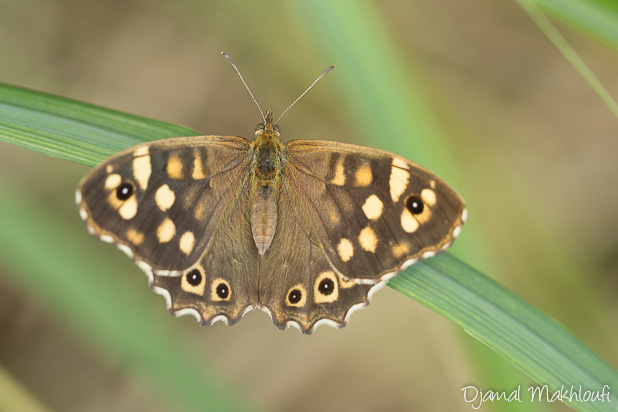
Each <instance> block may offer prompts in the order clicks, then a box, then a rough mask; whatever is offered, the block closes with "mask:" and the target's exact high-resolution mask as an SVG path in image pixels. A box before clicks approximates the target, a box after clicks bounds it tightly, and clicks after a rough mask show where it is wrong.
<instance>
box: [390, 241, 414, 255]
mask: <svg viewBox="0 0 618 412" xmlns="http://www.w3.org/2000/svg"><path fill="white" fill-rule="evenodd" d="M392 252H393V256H395V259H401V258H402V257H404V256H406V255H407V254H409V253H410V244H409V243H408V242H402V243H399V244H398V245H395V246H393V247H392Z"/></svg>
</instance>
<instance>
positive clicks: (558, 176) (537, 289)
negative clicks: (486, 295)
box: [0, 0, 618, 411]
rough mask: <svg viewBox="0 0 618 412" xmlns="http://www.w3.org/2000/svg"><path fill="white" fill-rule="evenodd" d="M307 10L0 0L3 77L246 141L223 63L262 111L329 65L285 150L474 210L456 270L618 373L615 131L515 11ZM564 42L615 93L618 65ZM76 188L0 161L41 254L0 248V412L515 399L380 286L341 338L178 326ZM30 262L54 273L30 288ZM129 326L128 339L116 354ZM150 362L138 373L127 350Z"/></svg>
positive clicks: (299, 111)
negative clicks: (344, 152) (95, 234)
mask: <svg viewBox="0 0 618 412" xmlns="http://www.w3.org/2000/svg"><path fill="white" fill-rule="evenodd" d="M309 3H310V2H304V3H303V2H301V1H289V2H284V1H275V0H267V1H259V2H258V1H253V2H238V1H223V0H217V1H203V2H200V1H195V0H193V1H191V0H181V1H177V2H173V3H172V2H165V1H160V0H149V1H144V0H123V1H118V0H110V1H104V2H103V1H99V2H93V1H81V0H80V1H77V0H0V81H2V82H5V83H10V84H15V85H20V86H24V87H27V88H31V89H35V90H40V91H45V92H49V93H53V94H58V95H61V96H66V97H69V98H73V99H77V100H82V101H86V102H89V103H93V104H97V105H101V106H106V107H110V108H113V109H116V110H121V111H126V112H129V113H134V114H138V115H142V116H146V117H150V118H155V119H158V120H162V121H167V122H171V123H177V124H183V125H186V126H188V127H191V128H193V129H195V130H198V131H200V132H202V133H204V134H230V135H241V136H245V137H251V136H252V133H253V129H254V126H255V124H256V123H258V122H259V121H260V116H259V113H258V111H257V109H256V108H255V106H254V104H253V102H252V101H251V99H250V98H249V96H248V94H247V92H246V91H245V90H244V88H243V86H242V84H241V83H240V81H239V80H238V78H237V76H236V73H235V72H234V71H233V69H232V68H231V67H230V66H229V64H228V63H227V62H226V61H225V60H224V59H223V58H222V57H221V56H220V54H219V52H220V51H226V52H227V53H229V54H230V55H231V56H232V57H233V58H234V60H235V61H236V63H237V64H238V65H239V67H240V69H241V71H242V72H243V73H244V77H245V79H246V80H247V82H248V83H249V85H250V86H251V87H252V89H253V92H254V94H255V95H256V97H257V98H258V100H259V101H260V103H261V105H262V107H264V108H268V107H273V108H274V110H275V112H276V113H280V112H281V111H282V110H283V109H284V108H285V107H287V105H288V104H289V103H290V102H291V101H293V100H294V99H295V98H296V97H297V96H298V95H299V93H300V92H302V91H303V90H304V88H305V87H306V86H308V85H309V84H310V83H311V81H313V79H314V78H315V77H316V76H317V75H318V74H319V73H321V72H322V70H324V69H325V68H326V67H327V66H329V65H331V64H335V65H336V66H337V67H336V69H335V70H334V71H333V72H331V73H330V74H329V75H328V76H326V77H325V78H324V79H323V80H322V81H321V82H320V83H318V85H317V86H316V87H315V88H314V89H313V90H312V91H311V92H310V93H309V94H308V95H307V96H305V97H304V98H303V99H302V100H301V101H300V102H299V103H298V104H297V106H296V107H294V109H292V110H291V111H290V112H289V113H288V114H287V115H286V116H285V118H284V119H283V120H282V122H281V123H280V126H281V128H282V132H283V137H284V138H288V139H294V138H307V139H326V140H337V141H344V142H351V143H358V144H366V145H371V146H375V147H380V148H383V149H387V150H391V151H396V152H397V153H399V154H402V155H404V156H406V157H408V158H410V159H412V160H414V161H417V162H419V163H421V164H423V165H424V166H426V167H428V168H429V169H431V170H433V171H435V172H436V173H438V174H439V175H441V176H442V177H443V178H445V179H446V180H447V181H448V182H450V183H451V184H452V185H453V186H454V187H455V188H457V190H458V191H459V192H460V194H461V195H462V196H463V197H464V199H466V201H467V203H468V205H469V221H468V222H469V223H468V224H467V225H466V226H465V227H464V230H463V232H462V235H461V237H460V238H459V239H458V240H457V242H455V245H454V247H453V248H452V253H454V254H456V255H457V256H458V257H459V258H461V259H462V260H464V261H465V262H467V263H468V264H470V265H472V266H475V267H476V268H478V269H480V270H481V271H483V272H484V273H486V274H487V275H488V276H490V277H492V278H494V279H496V280H497V281H499V282H500V283H502V284H503V285H505V286H506V287H508V288H509V289H511V290H513V291H514V292H515V293H516V294H517V295H519V296H520V297H522V298H523V299H525V300H526V301H528V302H530V303H531V304H533V305H535V306H536V307H538V308H540V309H541V310H543V311H544V312H546V313H547V314H548V315H550V316H551V317H553V318H555V319H556V320H558V321H559V322H561V323H562V324H563V325H565V326H566V327H567V328H568V329H569V330H571V331H572V332H573V333H574V334H575V335H576V336H578V337H579V339H581V340H582V341H583V342H584V343H585V344H586V345H588V346H589V347H590V348H591V349H592V350H593V351H595V352H596V353H597V354H599V356H601V357H602V358H604V359H605V360H606V361H607V362H609V363H610V364H612V365H616V364H617V363H618V353H617V352H616V347H618V336H617V330H616V325H617V324H618V305H617V303H616V299H615V296H616V294H617V292H618V282H617V279H618V276H617V275H618V223H617V222H618V219H616V212H617V211H618V191H617V187H618V179H617V177H618V162H617V161H616V159H617V158H618V139H617V136H618V124H617V122H616V118H615V117H614V115H612V113H611V111H610V110H609V109H608V108H607V106H605V105H604V104H603V103H602V102H601V100H600V99H599V98H598V97H597V95H596V94H595V93H594V92H593V91H592V90H591V88H590V87H589V86H588V84H587V83H586V82H585V81H584V80H583V79H582V78H581V77H580V76H579V75H578V74H577V73H576V72H575V70H574V69H573V68H572V67H571V66H570V65H569V63H568V62H567V61H566V60H565V58H564V56H562V55H561V54H560V53H559V52H558V51H557V50H556V49H555V47H554V46H553V45H552V44H551V43H550V41H549V40H548V39H547V38H546V37H545V36H544V35H543V34H542V33H541V31H540V30H539V29H538V27H536V26H535V25H534V23H533V22H532V21H531V20H530V18H529V17H528V16H527V15H526V13H525V12H524V11H523V10H522V9H521V8H520V6H519V5H518V4H517V3H515V2H495V1H490V0H470V1H467V2H460V1H457V0H445V1H441V2H428V1H421V0H413V1H409V2H397V1H381V2H368V1H357V2H347V1H342V2H330V3H335V4H330V3H329V2H321V1H316V2H312V3H311V4H309ZM561 32H562V33H563V35H565V36H566V38H567V39H568V40H569V41H570V42H571V44H572V45H573V46H574V47H575V49H576V50H577V51H578V53H580V54H581V56H582V57H583V58H584V60H585V61H586V62H587V63H588V64H589V66H590V67H591V68H592V70H593V71H594V72H595V73H596V74H597V75H598V76H599V78H600V80H601V81H602V82H603V84H604V85H605V87H606V88H607V89H608V91H609V92H610V93H611V94H613V95H614V96H616V95H618V93H617V92H618V70H616V67H618V58H617V56H616V54H615V53H614V52H613V51H611V50H610V49H607V48H604V47H603V46H600V45H599V44H598V43H595V42H593V41H591V40H589V39H587V38H584V37H581V36H580V35H578V34H575V33H573V32H571V31H569V30H568V29H564V28H561ZM359 56H361V57H359ZM389 82H390V83H389ZM392 82H397V83H398V84H399V87H398V88H396V89H397V90H398V92H397V93H394V94H392V95H390V94H389V93H391V91H392V90H393V87H392ZM390 99H392V101H390ZM384 102H387V103H384ZM393 103H394V107H395V109H393ZM402 122H404V124H405V122H408V123H409V127H406V128H403V129H402V128H401V124H402ZM393 125H396V127H394V126H393ZM87 171H88V168H87V167H85V166H82V165H78V164H72V163H69V162H67V161H61V160H57V159H53V158H49V157H45V156H43V155H41V154H39V153H35V152H32V151H28V150H25V149H21V148H17V147H13V146H10V145H7V144H0V196H2V197H4V199H5V200H6V199H7V198H10V199H11V202H14V205H15V207H14V208H13V210H12V212H11V213H10V214H8V213H5V214H3V215H1V216H0V219H15V220H18V221H19V220H24V221H25V222H28V223H29V224H32V225H37V226H36V227H35V229H37V230H38V232H39V233H41V236H42V237H46V238H49V239H51V240H50V241H49V242H48V243H47V244H49V247H48V248H47V247H45V246H43V247H38V246H37V250H24V251H23V252H22V253H23V254H21V255H19V256H15V255H12V256H7V255H6V254H3V253H2V252H0V257H1V258H2V260H0V397H15V398H21V399H22V400H24V402H25V403H24V404H30V406H31V407H32V408H33V409H32V410H62V411H108V410H115V411H131V410H148V411H168V410H188V411H189V410H222V409H227V408H231V407H234V406H235V407H239V408H241V409H243V410H269V411H285V410H292V409H294V410H297V411H312V410H361V411H374V410H392V411H405V410H419V411H444V410H452V411H456V410H461V411H464V410H470V405H468V404H466V403H465V402H463V399H462V394H461V388H462V387H464V386H466V385H475V386H477V387H480V388H487V389H489V388H492V389H495V390H510V389H513V388H515V387H516V386H517V385H522V388H526V387H527V386H528V385H530V384H532V381H531V380H530V379H529V378H528V377H526V376H525V375H523V374H522V373H520V372H519V371H518V370H516V369H515V367H513V366H511V365H510V364H509V363H507V362H506V361H505V360H503V359H501V358H499V357H498V356H497V355H495V354H494V353H493V352H492V351H491V350H490V349H488V348H486V347H484V346H483V345H481V344H480V343H478V342H476V341H475V340H474V339H473V338H471V337H470V336H468V335H466V334H465V332H464V331H462V330H460V329H459V328H458V327H457V326H455V325H454V324H452V323H450V322H449V321H447V320H445V319H444V318H442V317H440V316H438V315H437V314H435V313H433V312H431V311H430V310H428V309H426V308H424V307H423V306H421V305H420V304H418V303H416V302H414V301H413V300H410V299H408V298H406V297H404V296H402V295H400V294H398V293H397V292H395V291H394V290H392V289H390V288H385V289H384V290H383V291H381V292H379V293H378V294H376V295H375V296H374V299H373V301H372V305H371V306H369V308H367V309H364V310H363V311H360V312H358V313H356V314H355V315H354V316H352V319H351V322H350V324H349V325H348V326H347V327H346V328H345V329H342V330H335V329H330V328H326V327H322V328H320V329H319V330H318V331H317V332H316V333H315V334H314V335H312V336H310V337H307V336H302V335H301V334H299V333H298V332H297V331H295V330H288V331H285V332H281V331H279V330H278V329H276V328H275V327H273V326H272V324H271V323H270V320H269V319H268V317H267V316H266V315H264V314H262V313H261V312H251V313H249V314H248V315H247V316H246V317H245V318H244V319H243V320H242V321H241V322H240V323H238V324H237V325H235V326H234V327H226V326H224V325H222V324H216V325H215V326H212V327H199V326H198V325H197V324H196V323H195V321H194V319H193V318H191V317H183V318H178V319H175V318H173V317H171V316H169V314H168V313H167V311H166V309H165V304H164V302H163V299H162V298H161V297H159V296H158V295H156V294H154V293H152V292H151V291H150V290H149V289H148V287H147V285H146V278H145V277H144V275H143V274H142V273H141V271H140V270H139V269H138V268H136V267H135V266H134V265H133V264H132V263H131V262H130V261H129V260H128V259H127V258H126V256H124V254H122V253H120V252H119V251H117V250H115V249H114V248H113V247H112V246H110V245H106V244H103V243H101V242H99V241H98V240H96V239H94V238H92V237H90V236H88V234H87V232H86V230H85V229H84V228H83V226H82V223H81V221H80V219H79V217H78V214H77V210H76V207H75V205H74V201H73V192H74V189H75V187H76V185H77V183H78V182H79V179H80V178H81V177H82V176H83V175H84V174H85V173H86V172H87ZM37 230H34V231H33V232H32V233H35V234H36V233H37ZM35 236H36V235H35ZM33 243H38V242H33ZM58 249H60V250H63V251H65V253H63V254H56V252H55V251H56V250H58ZM5 250H6V248H5ZM67 251H68V252H70V253H66V252H67ZM71 255H74V256H75V258H76V260H75V261H76V262H78V263H75V262H73V261H72V260H71V259H70V258H66V256H71ZM57 256H62V257H57ZM84 256H85V257H86V258H84ZM31 261H32V262H37V264H38V266H37V267H38V268H40V269H38V270H41V271H44V270H45V267H46V265H50V266H54V267H56V268H57V267H65V266H66V267H67V270H66V271H65V276H64V277H62V278H61V279H60V278H59V279H58V282H54V281H53V280H52V281H51V282H49V283H46V284H45V285H41V284H39V283H37V282H38V281H37V280H36V279H38V277H37V276H34V275H32V273H31V269H29V268H30V266H29V265H28V264H26V262H31ZM82 262H86V263H85V264H84V263H82ZM21 263H23V264H21ZM91 267H97V268H98V270H97V273H106V277H105V278H104V279H93V288H94V290H96V288H100V291H101V293H104V294H105V296H108V297H109V301H108V302H106V305H105V306H102V307H100V308H98V312H97V316H99V317H97V316H95V317H91V316H89V315H88V313H85V312H84V311H83V310H82V309H81V305H80V301H82V302H84V304H86V302H88V301H89V299H90V296H89V295H88V294H89V293H92V289H91V290H90V291H87V290H84V291H81V290H74V291H70V292H72V294H71V293H66V294H65V292H66V291H67V289H70V288H71V285H72V279H77V278H80V279H81V278H83V277H88V276H89V270H90V269H89V268H91ZM101 268H104V269H105V270H103V271H101V270H100V269H101ZM95 293H97V292H95ZM65 295H70V296H73V298H72V299H65V298H63V296H65ZM76 296H77V297H76ZM115 308H129V309H128V310H124V309H123V310H124V312H122V311H121V312H119V311H117V310H115ZM106 316H107V317H106ZM99 319H101V320H106V322H111V323H113V324H115V325H117V327H115V328H111V329H108V328H107V327H106V325H108V324H109V323H105V322H102V321H100V320H99ZM136 321H141V322H143V326H142V327H143V328H144V329H143V330H144V334H143V335H141V336H143V337H144V339H139V338H130V339H127V338H126V336H135V334H131V333H129V332H130V331H129V332H127V334H126V335H123V334H122V331H123V325H127V326H126V327H133V326H132V325H134V324H135V322H136ZM125 322H126V323H125ZM140 331H141V329H140ZM113 334H118V336H112V335H113ZM138 335H139V334H138ZM152 336H155V337H156V336H159V338H157V339H156V341H155V342H153V341H151V340H149V339H146V337H152ZM138 337H139V336H138ZM155 350H156V351H159V352H158V353H156V354H155V356H156V357H158V358H159V359H160V364H159V365H158V366H157V367H149V365H148V364H147V362H145V361H143V360H140V359H142V358H140V353H150V352H151V351H155ZM178 370H181V371H186V373H184V372H183V373H178ZM178 376H184V378H183V379H187V380H189V381H191V382H193V386H190V387H189V386H187V385H185V381H184V380H183V379H178V378H177V377H178ZM200 385H201V386H200ZM196 387H197V388H200V387H203V392H204V394H205V395H204V396H202V398H201V401H199V402H196V401H195V399H200V398H199V396H198V397H196V396H194V395H195V393H194V392H193V393H191V391H192V390H193V389H192V388H196ZM183 388H184V389H183ZM484 408H485V409H484V410H488V411H491V410H496V411H501V410H504V411H515V410H522V411H523V410H526V411H527V410H538V411H544V410H549V411H557V410H567V408H566V407H565V406H564V405H562V404H558V403H556V404H547V403H543V404H530V403H524V404H507V403H505V402H501V403H494V404H491V405H486V406H484Z"/></svg>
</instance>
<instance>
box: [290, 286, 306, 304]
mask: <svg viewBox="0 0 618 412" xmlns="http://www.w3.org/2000/svg"><path fill="white" fill-rule="evenodd" d="M302 298H303V293H302V292H301V291H300V290H298V289H292V291H291V292H290V294H289V295H288V300H289V301H290V303H291V304H293V305H294V304H296V303H298V302H300V300H301V299H302Z"/></svg>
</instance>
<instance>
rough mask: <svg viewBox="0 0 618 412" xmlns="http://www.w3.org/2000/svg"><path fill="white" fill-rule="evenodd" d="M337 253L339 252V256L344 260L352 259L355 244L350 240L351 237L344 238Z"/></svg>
mask: <svg viewBox="0 0 618 412" xmlns="http://www.w3.org/2000/svg"><path fill="white" fill-rule="evenodd" d="M337 253H339V257H340V258H341V260H342V261H344V262H347V261H349V260H350V259H352V256H354V246H353V245H352V242H350V240H349V239H346V238H342V239H341V241H339V245H338V246H337Z"/></svg>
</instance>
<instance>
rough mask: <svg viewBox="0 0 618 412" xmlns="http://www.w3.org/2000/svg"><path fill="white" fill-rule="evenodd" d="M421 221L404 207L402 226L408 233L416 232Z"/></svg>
mask: <svg viewBox="0 0 618 412" xmlns="http://www.w3.org/2000/svg"><path fill="white" fill-rule="evenodd" d="M418 226H419V223H418V221H417V220H416V219H415V218H414V216H413V215H412V213H410V211H409V210H408V209H403V212H402V213H401V227H402V229H403V230H405V231H406V232H408V233H414V232H415V231H416V229H418Z"/></svg>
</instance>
